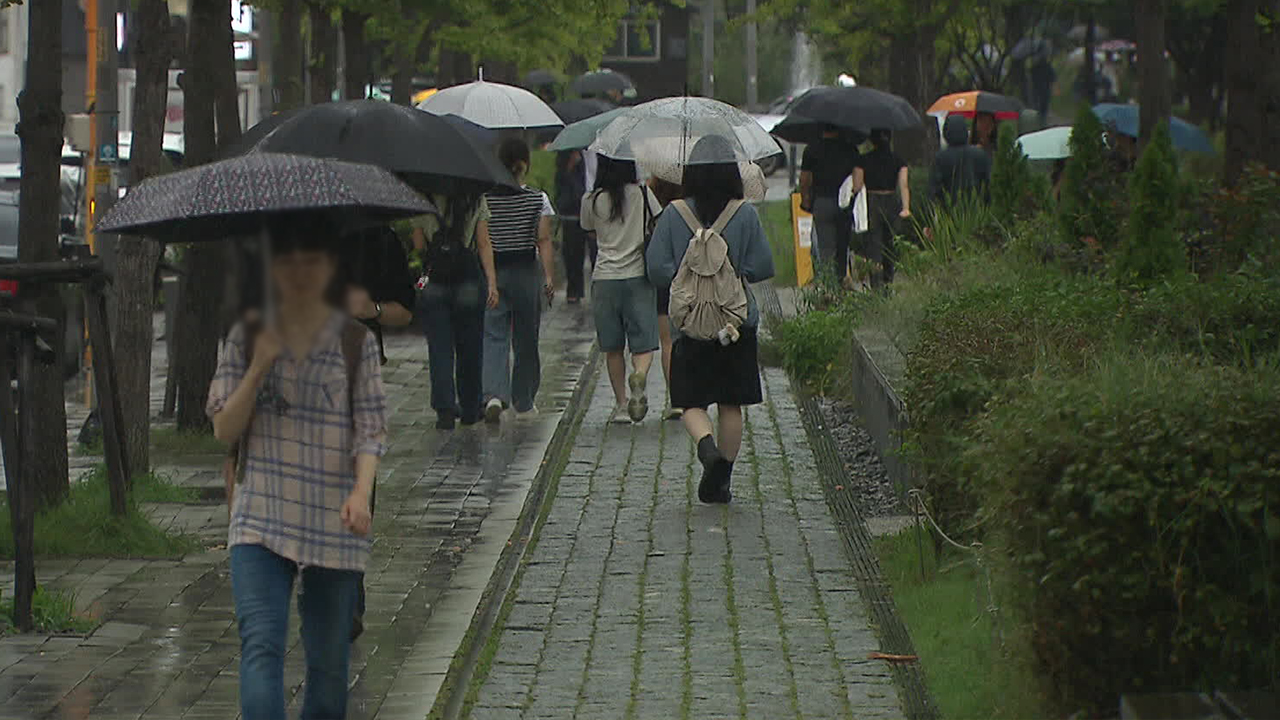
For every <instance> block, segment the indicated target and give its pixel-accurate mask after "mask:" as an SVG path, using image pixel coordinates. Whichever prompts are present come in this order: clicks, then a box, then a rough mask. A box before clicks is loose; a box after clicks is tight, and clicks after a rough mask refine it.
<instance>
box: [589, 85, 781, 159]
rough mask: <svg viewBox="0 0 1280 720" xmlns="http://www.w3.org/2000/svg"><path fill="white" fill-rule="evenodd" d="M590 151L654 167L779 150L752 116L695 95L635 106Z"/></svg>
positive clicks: (763, 154)
mask: <svg viewBox="0 0 1280 720" xmlns="http://www.w3.org/2000/svg"><path fill="white" fill-rule="evenodd" d="M713 138H714V139H713ZM591 150H593V151H595V152H598V153H600V154H601V155H604V156H606V157H611V158H614V159H617V160H636V161H639V162H642V163H645V164H648V165H653V166H663V165H696V164H709V163H738V162H743V161H752V160H761V159H763V158H766V157H769V156H771V155H776V154H778V153H780V152H782V150H781V148H779V147H778V143H777V141H776V140H774V139H773V137H771V136H770V135H769V133H767V132H765V130H764V128H762V127H760V123H758V122H756V120H755V118H753V117H751V116H750V115H748V114H746V113H744V112H742V111H741V110H739V109H737V108H735V107H733V106H732V105H726V104H724V103H722V102H718V101H716V100H711V99H709V98H699V97H673V98H663V99H661V100H654V101H652V102H647V103H644V104H643V105H637V106H636V107H634V108H631V109H630V110H628V111H626V112H625V113H623V114H622V115H620V116H619V117H618V118H617V119H615V120H613V121H612V122H610V123H609V124H608V125H607V126H605V128H604V129H603V130H601V131H600V134H599V135H597V136H596V140H595V142H593V143H592V144H591Z"/></svg>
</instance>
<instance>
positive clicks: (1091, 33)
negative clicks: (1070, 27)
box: [1080, 15, 1098, 105]
mask: <svg viewBox="0 0 1280 720" xmlns="http://www.w3.org/2000/svg"><path fill="white" fill-rule="evenodd" d="M1097 53H1098V23H1097V21H1096V20H1094V18H1093V15H1089V18H1088V19H1087V20H1085V31H1084V69H1083V70H1081V72H1080V75H1081V77H1082V78H1083V82H1082V84H1083V86H1084V101H1085V102H1086V103H1088V104H1089V105H1094V104H1095V103H1097V102H1098V58H1097Z"/></svg>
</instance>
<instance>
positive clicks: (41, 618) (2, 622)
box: [0, 585, 98, 637]
mask: <svg viewBox="0 0 1280 720" xmlns="http://www.w3.org/2000/svg"><path fill="white" fill-rule="evenodd" d="M31 619H32V624H33V625H34V628H33V629H34V630H35V632H37V633H39V634H41V635H62V634H70V635H87V634H89V633H90V632H93V629H94V628H96V627H97V626H98V623H97V621H96V620H94V619H93V618H92V617H89V616H87V615H84V614H81V613H78V612H76V596H75V593H71V592H66V591H63V590H50V589H48V588H46V587H44V586H43V585H37V586H36V592H35V596H34V597H32V598H31ZM15 624H16V623H15V620H14V616H13V598H12V597H0V637H4V636H5V635H6V634H8V633H10V632H13V628H14V626H15Z"/></svg>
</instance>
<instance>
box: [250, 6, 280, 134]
mask: <svg viewBox="0 0 1280 720" xmlns="http://www.w3.org/2000/svg"><path fill="white" fill-rule="evenodd" d="M253 24H254V28H253V29H254V31H255V32H256V33H257V39H256V40H254V43H253V52H254V55H255V58H256V60H257V62H258V117H257V118H251V122H250V125H252V124H253V123H255V122H261V121H262V120H265V119H266V118H268V117H271V113H273V112H275V109H276V88H275V79H276V71H275V57H274V53H273V51H274V50H275V44H276V35H275V25H276V23H275V13H274V12H273V11H271V10H267V9H265V8H255V10H254V13H253Z"/></svg>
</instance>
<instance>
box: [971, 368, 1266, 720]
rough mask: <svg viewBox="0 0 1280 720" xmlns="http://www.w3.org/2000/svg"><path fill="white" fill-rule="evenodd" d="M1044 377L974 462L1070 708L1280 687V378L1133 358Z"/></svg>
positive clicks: (993, 523) (1016, 597) (980, 443)
mask: <svg viewBox="0 0 1280 720" xmlns="http://www.w3.org/2000/svg"><path fill="white" fill-rule="evenodd" d="M1028 383H1029V387H1028V388H1027V390H1026V391H1025V392H1023V393H1020V394H1019V395H1017V396H1015V397H1014V398H1013V399H1012V400H1011V401H1009V402H1006V403H1000V404H997V405H995V406H993V408H992V410H991V412H990V414H989V416H988V417H986V418H985V419H984V420H983V421H982V422H981V423H980V429H979V432H978V434H977V436H976V442H975V443H974V444H972V445H971V446H970V449H969V451H968V456H969V460H970V463H969V465H970V467H971V468H972V471H973V473H974V486H975V487H977V488H979V489H980V491H981V492H982V494H983V504H984V512H983V515H982V516H983V519H984V521H985V523H987V525H988V527H989V528H990V530H991V532H990V533H989V534H988V537H995V538H998V539H999V541H1000V547H1001V549H1002V550H1003V551H1004V553H1005V555H1006V556H1007V559H1008V567H1007V576H1006V584H1007V585H1008V586H1009V587H1010V588H1016V589H1017V590H1016V591H1015V592H1013V593H1012V600H1013V601H1014V606H1015V607H1016V609H1017V611H1018V612H1019V614H1020V615H1021V616H1022V617H1024V618H1025V619H1026V621H1027V622H1028V623H1029V626H1030V629H1031V633H1032V638H1033V646H1034V652H1035V655H1036V659H1037V663H1038V666H1039V670H1040V673H1041V675H1042V678H1043V679H1044V681H1045V685H1046V687H1048V688H1052V690H1053V691H1054V692H1055V693H1056V695H1057V699H1058V701H1059V703H1060V704H1061V705H1062V706H1063V709H1064V710H1066V711H1073V710H1076V709H1079V708H1081V707H1082V706H1083V707H1084V709H1085V710H1086V711H1087V714H1089V715H1091V716H1092V715H1094V714H1103V715H1109V714H1111V713H1113V712H1114V710H1115V708H1116V703H1117V701H1118V697H1119V695H1120V693H1122V692H1143V691H1147V692H1154V691H1183V690H1188V689H1197V690H1202V691H1210V690H1212V689H1214V688H1224V687H1231V688H1250V687H1262V686H1265V685H1267V684H1268V683H1270V682H1271V681H1272V680H1273V679H1274V678H1275V677H1276V674H1277V672H1280V665H1278V664H1277V657H1280V626H1277V625H1276V623H1275V614H1276V612H1277V610H1278V609H1280V608H1278V607H1277V599H1280V564H1277V562H1276V560H1277V558H1276V552H1275V551H1276V549H1277V547H1280V510H1278V507H1277V496H1276V493H1275V490H1274V488H1275V487H1276V486H1277V483H1278V482H1280V453H1277V450H1276V445H1275V438H1277V437H1280V395H1278V394H1277V393H1276V387H1277V386H1280V375H1278V374H1277V373H1276V372H1275V371H1274V370H1264V371H1255V372H1249V373H1245V372H1240V371H1236V370H1228V369H1220V368H1211V367H1202V366H1199V365H1197V364H1195V363H1188V362H1185V361H1177V360H1175V361H1168V360H1158V361H1145V360H1143V359H1140V358H1139V359H1135V358H1133V357H1132V356H1129V355H1115V356H1110V357H1107V358H1105V359H1104V361H1102V362H1100V363H1099V364H1098V365H1097V366H1096V367H1095V368H1094V369H1093V370H1092V371H1091V372H1089V373H1081V374H1075V375H1055V374H1041V375H1036V376H1034V377H1031V378H1029V379H1028ZM1029 579H1031V580H1033V582H1028V580H1029Z"/></svg>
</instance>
